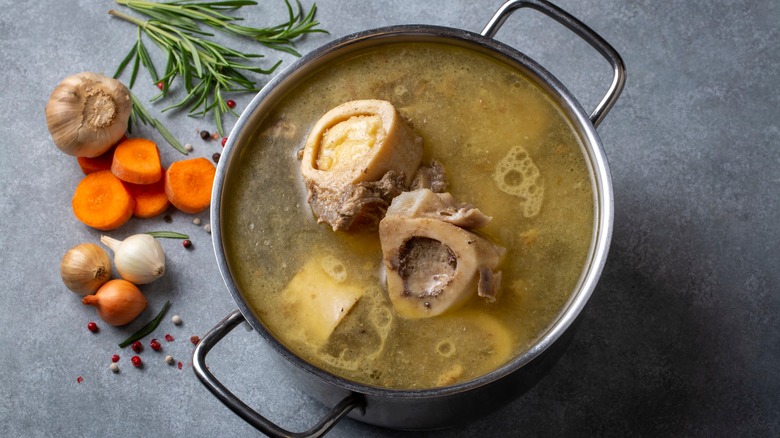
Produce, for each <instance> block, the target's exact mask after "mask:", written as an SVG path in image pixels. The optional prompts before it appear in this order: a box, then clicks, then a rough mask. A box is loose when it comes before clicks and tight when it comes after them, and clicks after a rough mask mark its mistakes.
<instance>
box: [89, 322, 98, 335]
mask: <svg viewBox="0 0 780 438" xmlns="http://www.w3.org/2000/svg"><path fill="white" fill-rule="evenodd" d="M87 330H89V331H91V332H92V333H97V332H98V331H99V330H100V329H99V328H98V325H97V324H95V323H94V322H92V321H90V322H89V324H87Z"/></svg>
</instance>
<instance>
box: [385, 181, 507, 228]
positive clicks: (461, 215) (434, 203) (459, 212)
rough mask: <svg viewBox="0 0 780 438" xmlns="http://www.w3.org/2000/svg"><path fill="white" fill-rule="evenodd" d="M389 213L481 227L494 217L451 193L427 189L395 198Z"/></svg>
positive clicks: (461, 225) (462, 225)
mask: <svg viewBox="0 0 780 438" xmlns="http://www.w3.org/2000/svg"><path fill="white" fill-rule="evenodd" d="M387 215H388V216H389V215H399V216H411V217H430V218H433V219H438V220H441V221H444V222H449V223H451V224H453V225H457V226H459V227H464V228H481V227H484V226H485V225H487V224H488V223H489V222H490V220H491V219H492V218H491V217H490V216H488V215H486V214H484V213H482V212H481V211H480V210H479V209H478V208H476V207H474V206H473V205H471V204H467V203H465V202H458V201H457V200H456V199H455V198H454V197H453V196H452V195H451V194H449V193H434V192H433V191H431V190H427V189H420V190H414V191H411V192H404V193H402V194H401V195H399V196H398V197H397V198H396V199H394V200H393V203H392V205H390V207H389V208H388V210H387Z"/></svg>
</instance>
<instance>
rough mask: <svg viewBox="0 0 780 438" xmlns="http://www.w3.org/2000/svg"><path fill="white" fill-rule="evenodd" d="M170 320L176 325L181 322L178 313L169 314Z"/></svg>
mask: <svg viewBox="0 0 780 438" xmlns="http://www.w3.org/2000/svg"><path fill="white" fill-rule="evenodd" d="M171 322H172V323H174V324H176V325H179V324H181V316H179V315H173V316H171Z"/></svg>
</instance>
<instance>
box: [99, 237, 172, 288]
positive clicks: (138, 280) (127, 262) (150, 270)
mask: <svg viewBox="0 0 780 438" xmlns="http://www.w3.org/2000/svg"><path fill="white" fill-rule="evenodd" d="M100 241H101V242H103V244H104V245H106V246H107V247H109V248H111V250H113V251H114V264H115V265H116V271H117V272H118V273H119V275H120V276H121V277H122V278H124V279H125V280H127V281H129V282H131V283H134V284H147V283H151V282H153V281H154V280H157V279H158V278H160V277H162V276H163V274H165V253H164V252H163V249H162V246H161V245H160V243H159V242H158V241H157V239H155V238H154V237H152V236H150V235H149V234H136V235H133V236H130V237H128V238H127V239H125V240H122V241H119V240H116V239H112V238H111V237H108V236H102V237H100Z"/></svg>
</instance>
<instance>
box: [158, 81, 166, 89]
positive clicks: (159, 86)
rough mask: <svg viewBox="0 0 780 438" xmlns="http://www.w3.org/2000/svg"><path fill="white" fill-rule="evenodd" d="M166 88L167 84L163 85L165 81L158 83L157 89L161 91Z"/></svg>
mask: <svg viewBox="0 0 780 438" xmlns="http://www.w3.org/2000/svg"><path fill="white" fill-rule="evenodd" d="M164 86H165V84H164V83H163V81H160V82H158V83H157V88H159V89H161V90H162V89H163V87H164Z"/></svg>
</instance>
